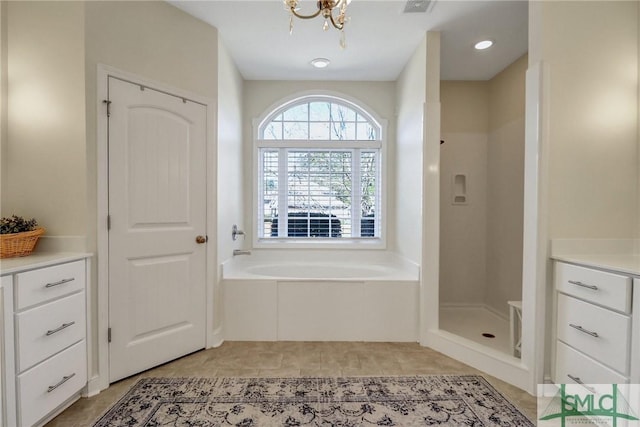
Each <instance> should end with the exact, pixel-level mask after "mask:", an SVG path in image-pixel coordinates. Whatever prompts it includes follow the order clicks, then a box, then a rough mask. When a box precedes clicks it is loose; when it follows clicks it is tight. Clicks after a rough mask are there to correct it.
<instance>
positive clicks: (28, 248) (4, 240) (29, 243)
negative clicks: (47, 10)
mask: <svg viewBox="0 0 640 427" xmlns="http://www.w3.org/2000/svg"><path fill="white" fill-rule="evenodd" d="M43 233H44V228H42V227H38V228H36V229H35V230H32V231H25V232H24V233H13V234H0V258H13V257H18V256H27V255H29V254H31V252H33V249H34V248H35V247H36V243H38V238H39V237H40V236H41V235H42V234H43Z"/></svg>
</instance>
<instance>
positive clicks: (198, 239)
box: [196, 236, 207, 244]
mask: <svg viewBox="0 0 640 427" xmlns="http://www.w3.org/2000/svg"><path fill="white" fill-rule="evenodd" d="M206 242H207V238H206V237H204V236H196V243H198V244H203V243H206Z"/></svg>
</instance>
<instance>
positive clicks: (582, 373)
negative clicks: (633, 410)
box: [554, 341, 629, 384]
mask: <svg viewBox="0 0 640 427" xmlns="http://www.w3.org/2000/svg"><path fill="white" fill-rule="evenodd" d="M557 344H558V345H557V347H556V372H555V379H554V381H555V383H556V384H573V383H576V382H577V381H576V379H577V380H579V381H582V382H583V383H584V384H626V383H628V382H629V379H628V378H626V377H624V376H622V375H620V374H618V373H617V372H615V371H613V370H612V369H609V368H607V367H606V366H604V365H603V364H601V363H599V362H596V361H595V360H593V359H591V358H589V357H587V356H585V355H584V354H582V353H580V352H579V351H577V350H575V349H573V348H571V347H569V346H568V345H566V344H564V343H562V342H560V341H558V342H557Z"/></svg>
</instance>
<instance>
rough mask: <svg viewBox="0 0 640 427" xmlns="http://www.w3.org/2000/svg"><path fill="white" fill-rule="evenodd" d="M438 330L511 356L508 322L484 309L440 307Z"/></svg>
mask: <svg viewBox="0 0 640 427" xmlns="http://www.w3.org/2000/svg"><path fill="white" fill-rule="evenodd" d="M440 329H442V330H445V331H447V332H450V333H452V334H455V335H458V336H461V337H463V338H467V339H470V340H472V341H475V342H477V343H479V344H482V345H486V346H487V347H491V348H493V349H495V350H499V351H501V352H503V353H506V354H508V355H512V351H511V347H510V345H511V344H510V341H509V321H508V320H507V319H504V318H502V317H500V316H498V315H496V314H495V313H493V312H491V311H490V310H488V309H486V308H484V307H447V306H444V307H440ZM483 333H489V334H492V335H494V336H495V338H488V337H484V336H482V334H483Z"/></svg>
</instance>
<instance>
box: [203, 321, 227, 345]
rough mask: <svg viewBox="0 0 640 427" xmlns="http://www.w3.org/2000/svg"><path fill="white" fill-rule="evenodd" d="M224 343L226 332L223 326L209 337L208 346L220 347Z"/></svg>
mask: <svg viewBox="0 0 640 427" xmlns="http://www.w3.org/2000/svg"><path fill="white" fill-rule="evenodd" d="M222 343H224V334H223V329H222V326H220V327H218V328H217V329H216V330H215V331H213V332H211V335H210V336H209V337H208V339H207V348H215V347H220V346H221V345H222Z"/></svg>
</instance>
